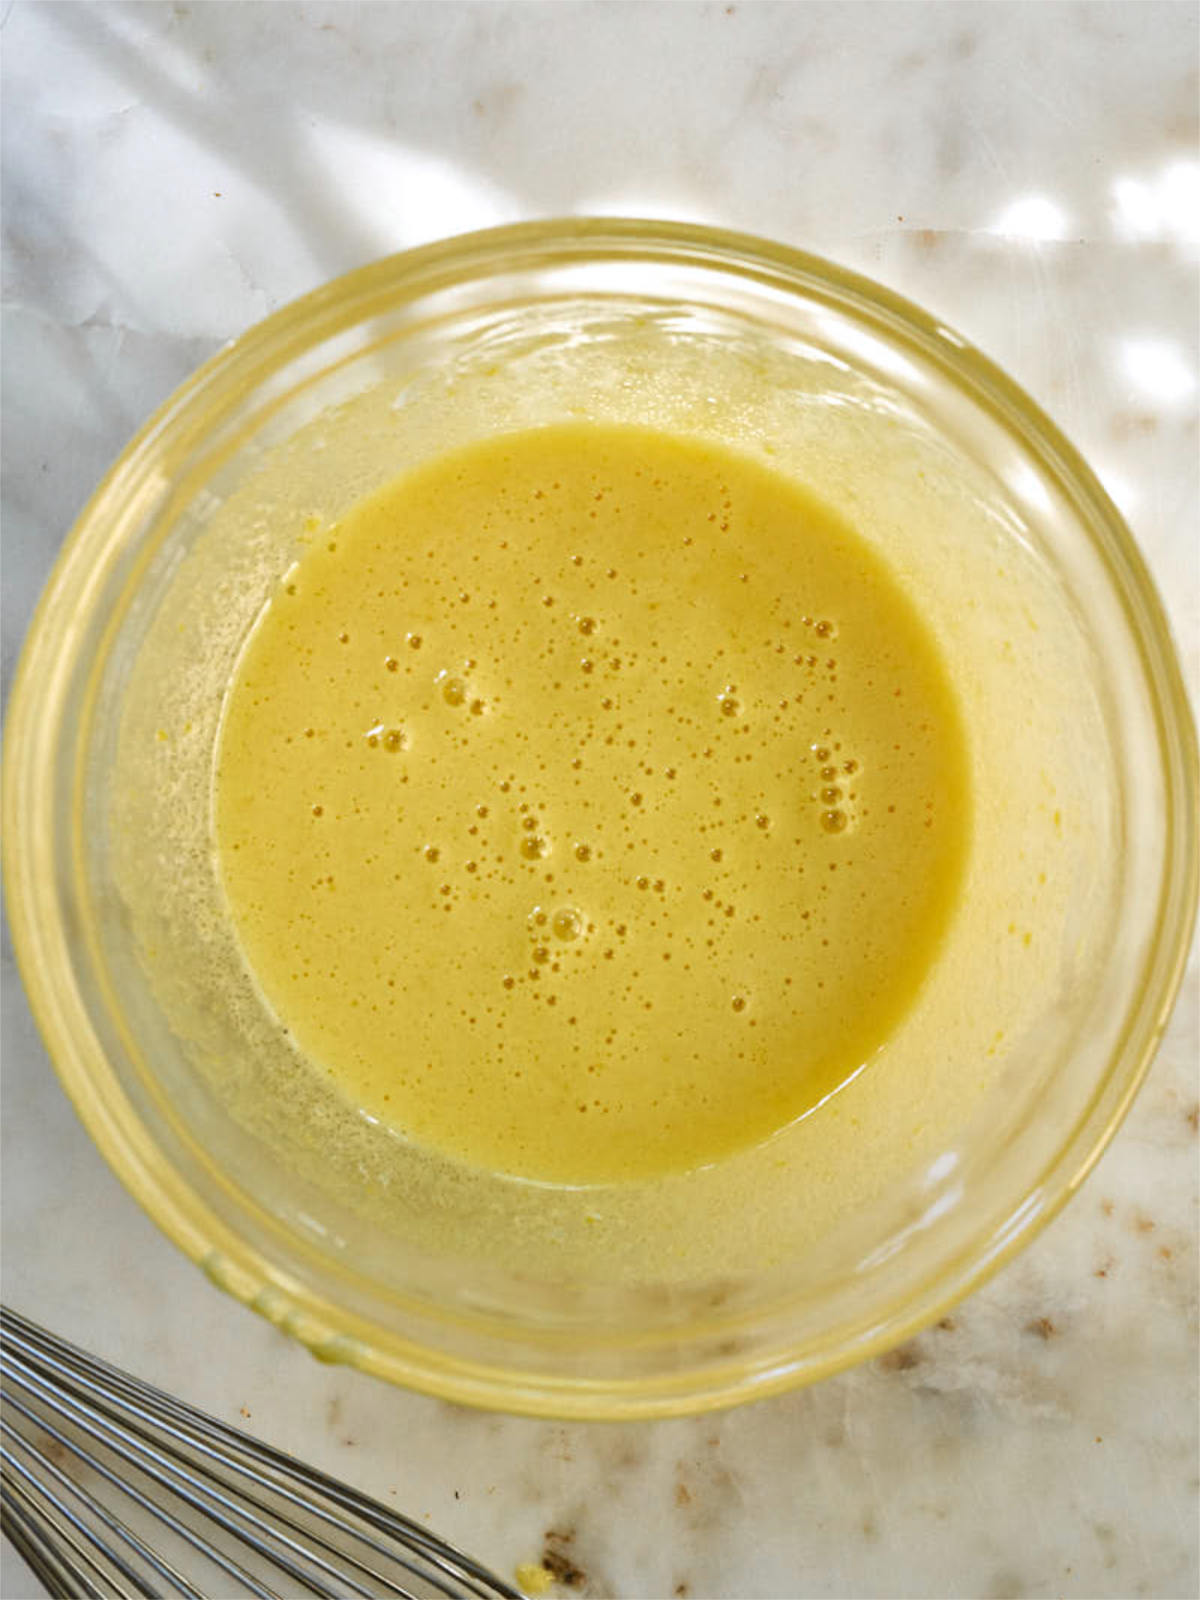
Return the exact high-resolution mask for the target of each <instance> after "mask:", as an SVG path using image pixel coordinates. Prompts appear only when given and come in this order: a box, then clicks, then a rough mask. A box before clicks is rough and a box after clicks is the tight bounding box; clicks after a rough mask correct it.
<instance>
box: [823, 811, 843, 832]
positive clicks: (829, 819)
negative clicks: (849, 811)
mask: <svg viewBox="0 0 1200 1600" xmlns="http://www.w3.org/2000/svg"><path fill="white" fill-rule="evenodd" d="M849 820H850V819H849V818H848V817H847V815H846V813H845V812H844V811H823V812H822V813H821V826H822V827H823V828H824V830H825V832H826V833H844V832H845V830H846V824H847V823H848V822H849Z"/></svg>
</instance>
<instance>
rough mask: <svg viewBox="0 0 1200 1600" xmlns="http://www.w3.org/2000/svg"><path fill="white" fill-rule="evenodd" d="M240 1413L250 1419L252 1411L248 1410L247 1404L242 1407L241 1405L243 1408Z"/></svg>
mask: <svg viewBox="0 0 1200 1600" xmlns="http://www.w3.org/2000/svg"><path fill="white" fill-rule="evenodd" d="M238 1414H239V1415H240V1416H243V1417H245V1418H246V1419H247V1420H249V1417H250V1412H249V1411H248V1410H247V1408H246V1407H245V1406H242V1407H241V1408H240V1410H239V1413H238Z"/></svg>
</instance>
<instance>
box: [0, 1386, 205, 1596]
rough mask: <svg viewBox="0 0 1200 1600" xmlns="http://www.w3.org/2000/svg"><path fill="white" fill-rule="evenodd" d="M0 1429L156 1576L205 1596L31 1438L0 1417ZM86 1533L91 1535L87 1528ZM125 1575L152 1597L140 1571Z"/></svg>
mask: <svg viewBox="0 0 1200 1600" xmlns="http://www.w3.org/2000/svg"><path fill="white" fill-rule="evenodd" d="M10 1403H12V1402H10ZM0 1433H3V1434H4V1435H5V1436H7V1437H8V1438H10V1439H12V1440H13V1441H14V1442H15V1443H17V1444H18V1445H19V1447H20V1448H21V1449H22V1450H23V1451H25V1452H26V1454H28V1455H29V1456H31V1457H32V1458H33V1460H34V1461H35V1462H36V1463H37V1466H38V1471H39V1472H40V1473H41V1474H42V1475H43V1477H44V1478H49V1479H53V1481H54V1482H56V1483H58V1484H61V1485H62V1487H63V1488H64V1489H65V1490H67V1492H68V1493H69V1494H73V1495H74V1496H75V1498H76V1499H77V1500H79V1501H81V1502H82V1503H83V1504H84V1505H85V1506H86V1507H87V1509H88V1513H89V1515H91V1516H93V1517H95V1519H96V1521H97V1522H100V1523H102V1524H103V1525H104V1527H106V1528H107V1529H108V1530H109V1532H110V1533H114V1534H116V1536H117V1538H118V1539H120V1540H121V1541H122V1543H123V1544H125V1545H127V1546H128V1547H129V1548H130V1549H131V1550H133V1551H134V1552H135V1553H136V1554H137V1555H138V1556H140V1557H141V1559H142V1560H143V1561H144V1562H145V1563H146V1565H147V1566H149V1567H150V1568H151V1569H152V1570H153V1571H154V1572H156V1573H157V1574H158V1575H159V1577H161V1578H165V1579H166V1581H167V1582H168V1583H170V1584H173V1585H174V1587H175V1588H176V1589H177V1590H178V1591H179V1592H180V1594H181V1595H183V1596H184V1600H204V1596H203V1594H202V1593H201V1592H200V1590H199V1589H197V1588H196V1587H195V1585H194V1584H192V1583H191V1582H190V1581H189V1580H188V1578H187V1577H186V1576H185V1575H184V1574H183V1573H182V1572H180V1570H179V1568H178V1567H176V1566H173V1565H172V1564H171V1563H170V1562H169V1561H166V1560H165V1559H164V1558H163V1557H162V1556H161V1555H160V1554H159V1553H158V1552H157V1551H156V1550H153V1549H151V1547H150V1546H149V1545H148V1544H147V1543H146V1542H145V1540H144V1539H141V1538H139V1537H138V1535H137V1534H136V1533H135V1532H134V1531H133V1529H132V1528H131V1527H130V1526H129V1525H128V1523H126V1522H123V1521H122V1520H121V1518H120V1517H118V1516H117V1515H116V1514H115V1513H113V1512H111V1511H110V1510H109V1509H108V1507H107V1506H105V1505H102V1504H101V1503H100V1501H99V1500H97V1499H96V1497H95V1496H94V1495H93V1494H90V1493H89V1492H88V1490H87V1489H86V1488H85V1487H84V1486H83V1485H82V1484H80V1483H76V1482H74V1481H73V1480H72V1479H70V1478H68V1477H67V1475H66V1473H65V1472H63V1471H62V1470H61V1469H60V1468H59V1467H57V1466H55V1464H54V1462H53V1461H51V1460H50V1458H49V1456H47V1455H45V1454H44V1453H43V1452H42V1451H41V1450H39V1449H38V1447H37V1446H36V1445H35V1444H33V1443H32V1442H31V1441H30V1440H28V1439H23V1438H21V1436H20V1435H19V1434H17V1433H16V1432H15V1430H14V1429H12V1428H11V1427H10V1426H9V1424H8V1423H7V1422H5V1421H4V1420H3V1419H0ZM5 1459H8V1457H7V1454H5ZM88 1537H89V1538H93V1537H94V1536H93V1535H92V1534H91V1533H90V1531H89V1534H88ZM106 1550H107V1553H108V1555H109V1558H110V1559H111V1560H112V1561H113V1562H114V1563H115V1564H116V1565H118V1566H120V1567H121V1568H122V1570H123V1571H124V1570H126V1567H125V1564H124V1557H123V1556H122V1555H121V1553H120V1551H119V1550H114V1549H113V1548H112V1546H111V1545H110V1546H107V1547H106ZM127 1576H128V1577H129V1580H130V1582H131V1583H132V1584H133V1585H134V1586H135V1587H136V1588H137V1589H138V1591H139V1593H141V1594H143V1595H146V1596H149V1597H150V1600H154V1597H155V1595H156V1591H155V1590H153V1589H150V1588H147V1587H146V1585H145V1582H144V1580H143V1579H142V1578H141V1576H140V1575H139V1574H137V1573H135V1572H134V1571H133V1570H132V1568H129V1569H128V1571H127Z"/></svg>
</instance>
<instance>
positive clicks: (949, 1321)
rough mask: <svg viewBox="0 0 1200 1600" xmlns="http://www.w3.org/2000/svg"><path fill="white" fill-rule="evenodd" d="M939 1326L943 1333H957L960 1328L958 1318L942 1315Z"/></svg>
mask: <svg viewBox="0 0 1200 1600" xmlns="http://www.w3.org/2000/svg"><path fill="white" fill-rule="evenodd" d="M938 1327H939V1328H940V1329H941V1331H942V1332H943V1333H955V1332H957V1329H958V1318H957V1317H942V1318H941V1319H940V1321H939V1322H938Z"/></svg>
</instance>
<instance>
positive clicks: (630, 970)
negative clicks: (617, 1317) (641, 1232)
mask: <svg viewBox="0 0 1200 1600" xmlns="http://www.w3.org/2000/svg"><path fill="white" fill-rule="evenodd" d="M967 799H968V797H967V780H966V753H965V746H964V738H963V733H962V729H961V726H960V722H959V718H958V714H957V710H956V705H955V701H954V696H953V694H952V692H951V689H950V687H949V684H948V682H947V678H946V673H945V670H944V667H943V664H942V661H941V658H940V655H939V653H938V651H937V648H936V646H935V644H934V642H933V639H932V637H931V635H930V633H929V631H928V630H927V628H926V626H925V624H924V623H923V622H922V620H921V618H920V617H919V616H918V615H917V613H916V611H915V610H914V608H913V606H912V605H911V604H910V603H909V601H908V600H907V598H906V597H905V596H904V594H903V593H902V591H901V589H900V588H899V586H898V584H897V582H896V580H895V579H894V578H893V577H892V575H891V574H890V572H889V571H888V570H887V569H886V567H885V566H884V565H883V563H882V562H881V561H880V559H879V558H878V557H877V556H876V555H875V554H874V553H873V551H872V550H871V549H870V548H869V547H868V546H867V545H866V544H865V542H864V541H863V540H862V539H861V538H860V537H859V536H858V535H857V534H856V533H854V531H853V530H852V529H851V528H849V527H848V526H847V525H846V524H845V523H844V522H842V521H841V520H840V519H839V518H838V517H836V516H834V515H833V514H832V513H831V512H830V511H829V510H828V509H827V508H825V507H823V506H822V505H821V504H820V503H819V502H817V501H816V500H814V499H813V498H812V497H810V496H809V495H808V494H806V493H804V492H802V491H801V490H800V489H798V488H797V487H796V486H795V485H794V484H792V483H791V482H790V481H788V480H785V479H784V478H782V477H781V476H777V475H775V474H774V473H772V472H771V471H769V470H768V469H766V468H764V467H762V466H759V465H757V464H755V463H753V462H752V461H750V460H748V459H745V458H742V457H740V456H737V455H734V454H733V453H731V452H727V451H724V450H722V449H719V448H716V447H714V446H712V445H710V444H707V443H700V442H696V441H688V440H684V439H680V438H675V437H670V436H666V435H662V434H658V433H655V432H651V431H648V430H642V429H633V428H628V429H626V428H614V427H598V426H591V425H587V424H579V425H566V426H559V427H554V428H546V429H539V430H537V431H535V432H530V433H525V434H516V435H508V436H505V437H501V438H498V439H493V440H489V441H487V442H484V443H481V444H478V445H474V446H471V447H470V448H468V449H466V450H463V451H460V452H458V453H455V454H453V455H450V456H446V457H443V458H441V459H439V460H437V461H435V462H433V463H431V464H429V465H427V466H425V467H423V468H421V469H419V470H417V471H415V472H413V473H411V474H409V475H408V476H406V477H404V478H402V479H401V480H399V481H398V482H396V483H395V484H393V485H392V486H391V487H389V488H388V489H387V490H385V491H384V492H382V493H380V494H378V495H377V496H375V497H374V498H372V499H370V500H368V501H365V502H363V503H361V504H360V505H359V506H357V507H356V508H355V509H354V510H353V511H352V512H351V514H350V515H348V516H347V517H346V518H345V519H344V520H343V521H342V522H341V524H339V525H338V526H337V527H335V528H332V529H329V530H326V531H325V532H323V533H322V534H321V535H320V536H319V538H317V539H315V540H314V543H313V546H312V548H311V549H310V550H309V551H308V552H307V553H306V554H305V555H304V556H303V558H302V559H301V561H300V562H299V563H298V565H297V566H296V567H295V568H294V569H293V571H292V572H291V573H289V574H288V576H287V578H286V580H285V582H284V583H283V584H282V585H281V588H280V591H279V592H278V594H277V595H276V596H275V597H274V598H273V599H272V601H271V603H270V604H269V605H268V607H267V608H266V610H265V611H264V613H263V615H262V617H261V619H260V621H259V623H258V625H257V627H256V629H255V631H254V633H253V634H252V636H251V638H250V641H249V643H248V645H247V648H246V650H245V653H244V655H243V657H242V661H241V665H240V668H239V670H238V673H237V675H236V679H235V681H234V683H233V685H232V687H231V690H230V692H229V696H228V703H227V706H226V710H225V718H224V726H223V731H222V736H221V743H220V750H219V757H218V771H217V781H216V825H217V845H218V853H219V860H220V866H221V872H222V878H223V882H224V886H225V891H226V894H227V897H228V900H229V904H230V907H231V910H232V914H233V919H234V924H235V927H236V929H237V932H238V935H239V938H240V941H241V944H242V947H243V950H244V952H245V955H246V958H247V961H248V963H249V965H250V967H251V969H252V971H253V972H254V973H255V975H256V977H257V979H258V982H259V984H260V986H261V988H262V990H263V992H264V994H265V996H266V997H267V999H268V1000H269V1002H270V1003H271V1005H272V1006H273V1008H274V1010H275V1013H276V1014H277V1016H278V1018H279V1020H280V1025H281V1026H282V1027H285V1028H287V1029H288V1030H289V1031H290V1033H291V1035H292V1037H293V1038H294V1040H295V1042H296V1044H297V1046H298V1047H299V1048H300V1049H301V1050H302V1051H303V1053H304V1054H305V1055H306V1056H307V1057H308V1059H309V1060H310V1061H311V1062H312V1064H313V1066H314V1069H315V1070H318V1071H324V1072H326V1073H328V1074H329V1076H330V1077H331V1079H332V1080H333V1081H334V1083H335V1084H336V1085H337V1086H338V1087H339V1089H340V1090H341V1091H342V1092H343V1093H344V1094H345V1095H346V1096H347V1097H349V1098H350V1099H351V1100H352V1101H353V1102H354V1103H356V1104H357V1105H358V1106H360V1107H361V1108H362V1109H363V1110H365V1111H366V1112H368V1113H369V1114H370V1115H372V1116H374V1117H377V1118H379V1119H381V1120H382V1121H384V1122H386V1123H388V1124H390V1125H392V1126H393V1127H394V1128H395V1129H397V1130H398V1131H399V1132H401V1133H402V1134H403V1135H405V1136H406V1137H408V1138H410V1139H412V1140H413V1141H415V1142H417V1143H419V1144H421V1145H423V1146H425V1147H427V1148H431V1149H434V1150H437V1151H440V1152H442V1153H444V1154H446V1155H448V1156H450V1157H452V1158H455V1159H458V1160H461V1161H464V1162H468V1163H471V1164H474V1165H477V1166H481V1167H485V1168H487V1169H490V1170H498V1171H503V1172H508V1173H515V1174H519V1175H523V1176H527V1177H531V1178H536V1179H541V1180H545V1181H551V1182H561V1183H598V1182H609V1181H620V1180H626V1179H648V1178H653V1177H655V1176H658V1175H660V1174H663V1173H665V1172H669V1171H677V1170H684V1169H690V1168H694V1167H696V1166H699V1165H701V1164H704V1163H708V1162H714V1161H718V1160H720V1159H721V1158H722V1157H724V1156H726V1155H728V1154H730V1153H731V1152H733V1151H735V1150H738V1149H740V1148H743V1147H745V1146H747V1145H749V1144H752V1143H756V1142H758V1141H760V1140H762V1139H764V1138H767V1137H768V1136H769V1135H771V1134H772V1133H773V1132H775V1131H776V1130H778V1129H779V1128H781V1127H783V1126H784V1125H786V1124H788V1123H790V1122H792V1121H793V1120H794V1119H795V1118H797V1117H799V1116H802V1115H803V1114H805V1113H806V1112H808V1111H810V1110H812V1108H813V1107H814V1106H816V1105H818V1104H819V1103H820V1102H821V1101H822V1100H823V1099H824V1098H825V1097H827V1096H828V1095H829V1094H830V1093H831V1092H832V1091H834V1090H836V1089H837V1088H838V1087H839V1085H841V1084H842V1083H844V1082H845V1081H846V1080H847V1079H848V1078H849V1077H850V1076H851V1075H853V1074H854V1073H855V1072H857V1071H858V1070H859V1069H860V1068H861V1067H863V1066H864V1064H867V1063H869V1060H870V1057H871V1055H872V1053H873V1052H874V1051H875V1050H876V1049H877V1048H878V1047H879V1046H880V1044H881V1043H882V1042H883V1041H884V1040H885V1039H886V1038H887V1036H888V1034H889V1033H890V1032H891V1031H892V1030H893V1029H894V1028H895V1027H896V1025H897V1023H898V1022H899V1021H900V1020H901V1019H902V1017H903V1016H904V1014H905V1012H906V1011H907V1009H908V1007H909V1006H910V1005H911V1003H912V1001H913V999H914V997H915V994H916V992H917V990H918V988H919V986H920V983H921V980H922V977H923V976H924V974H925V972H926V971H927V970H928V967H929V964H930V962H931V960H932V959H933V957H934V955H935V954H936V950H937V946H938V943H939V940H940V938H941V935H942V933H943V931H944V928H945V926H946V924H947V921H948V918H949V915H950V913H951V911H952V909H953V906H954V903H955V900H956V897H957V895H958V892H959V889H960V885H961V876H962V867H963V859H964V849H965V835H966V816H967ZM867 1070H868V1071H869V1065H868V1067H867Z"/></svg>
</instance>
